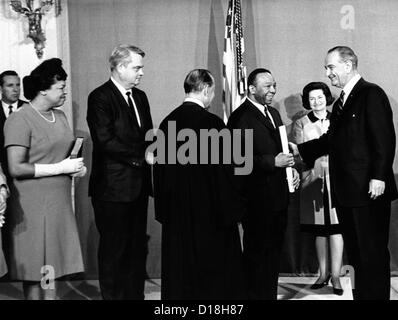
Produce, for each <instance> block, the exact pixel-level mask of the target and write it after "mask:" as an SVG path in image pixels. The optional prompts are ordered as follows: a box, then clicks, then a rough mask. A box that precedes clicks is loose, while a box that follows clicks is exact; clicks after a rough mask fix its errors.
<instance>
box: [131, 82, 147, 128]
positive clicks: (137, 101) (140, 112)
mask: <svg viewBox="0 0 398 320" xmlns="http://www.w3.org/2000/svg"><path fill="white" fill-rule="evenodd" d="M131 92H132V93H133V99H134V103H135V106H136V108H137V111H138V116H139V117H140V122H141V128H140V129H141V130H143V129H144V128H145V124H146V121H145V116H144V111H143V110H142V101H141V98H140V96H139V95H138V94H137V92H136V91H135V90H134V89H133V90H131Z"/></svg>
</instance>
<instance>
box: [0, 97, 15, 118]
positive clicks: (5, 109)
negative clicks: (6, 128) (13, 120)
mask: <svg viewBox="0 0 398 320" xmlns="http://www.w3.org/2000/svg"><path fill="white" fill-rule="evenodd" d="M1 104H2V106H3V111H4V114H5V116H6V118H8V116H9V113H10V108H9V106H10V105H9V104H7V103H5V102H4V101H1ZM11 106H12V112H15V111H16V110H17V108H18V100H17V101H16V102H14V103H13V104H11Z"/></svg>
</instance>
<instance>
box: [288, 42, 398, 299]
mask: <svg viewBox="0 0 398 320" xmlns="http://www.w3.org/2000/svg"><path fill="white" fill-rule="evenodd" d="M357 66H358V58H357V56H356V55H355V53H354V51H353V50H352V49H351V48H349V47H344V46H338V47H334V48H332V49H330V50H329V51H328V53H327V56H326V59H325V69H326V75H327V76H328V77H329V79H330V81H331V83H332V85H333V86H335V87H338V88H341V89H343V90H342V92H341V95H340V98H339V99H338V100H337V101H336V102H335V103H334V105H333V111H332V115H331V120H330V127H329V131H328V132H327V133H326V134H325V135H323V136H322V137H321V138H319V139H318V140H313V141H310V142H308V143H304V144H301V145H299V146H298V150H297V148H296V147H295V145H293V144H292V145H291V146H292V148H293V152H294V153H295V154H297V151H299V154H300V155H301V157H302V158H303V160H304V161H305V162H307V163H308V164H312V163H313V161H314V159H316V158H318V157H319V156H320V155H322V154H326V153H329V168H330V169H329V170H330V183H331V193H332V202H333V205H334V206H335V207H336V209H337V215H338V219H339V221H340V223H341V225H342V228H343V238H344V244H345V248H346V251H347V257H348V262H349V263H350V265H352V266H353V268H354V271H355V282H353V283H352V286H353V289H354V290H353V296H354V299H357V300H364V299H366V300H368V299H371V300H374V299H389V297H390V255H389V251H388V238H389V237H388V235H389V226H390V211H391V201H392V200H394V199H397V197H398V193H397V188H396V184H395V180H394V174H393V169H392V165H393V160H394V154H395V140H396V138H395V131H394V124H393V118H392V110H391V106H390V103H389V100H388V97H387V95H386V94H385V92H384V91H383V89H382V88H380V87H379V86H378V85H376V84H373V83H370V82H367V81H365V80H364V79H363V78H362V77H361V76H360V74H359V73H358V70H357Z"/></svg>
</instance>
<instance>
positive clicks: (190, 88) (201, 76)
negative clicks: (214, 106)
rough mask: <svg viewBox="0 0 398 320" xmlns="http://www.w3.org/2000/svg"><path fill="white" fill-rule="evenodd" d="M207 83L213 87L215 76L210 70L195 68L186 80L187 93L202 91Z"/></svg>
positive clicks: (185, 88)
mask: <svg viewBox="0 0 398 320" xmlns="http://www.w3.org/2000/svg"><path fill="white" fill-rule="evenodd" d="M205 85H208V86H209V87H212V86H213V85H214V78H213V76H212V74H211V72H210V71H209V70H206V69H194V70H192V71H190V72H189V73H188V74H187V76H186V77H185V80H184V91H185V93H190V92H200V91H202V90H203V88H204V87H205Z"/></svg>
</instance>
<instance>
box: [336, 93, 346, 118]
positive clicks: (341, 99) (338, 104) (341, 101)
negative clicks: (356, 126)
mask: <svg viewBox="0 0 398 320" xmlns="http://www.w3.org/2000/svg"><path fill="white" fill-rule="evenodd" d="M344 95H345V92H344V90H342V91H341V93H340V97H339V99H338V100H337V102H336V107H337V114H338V115H340V114H341V112H342V111H343V104H344Z"/></svg>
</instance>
